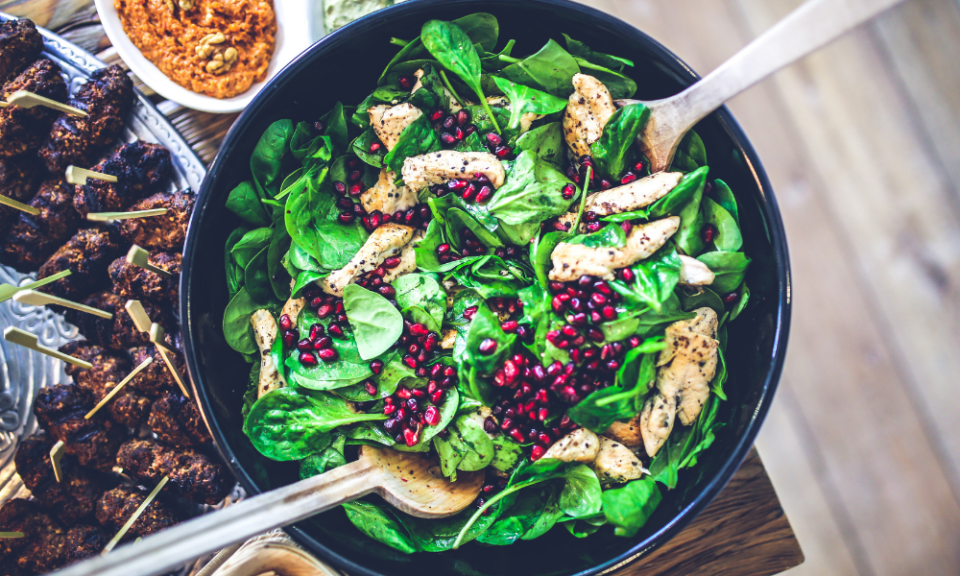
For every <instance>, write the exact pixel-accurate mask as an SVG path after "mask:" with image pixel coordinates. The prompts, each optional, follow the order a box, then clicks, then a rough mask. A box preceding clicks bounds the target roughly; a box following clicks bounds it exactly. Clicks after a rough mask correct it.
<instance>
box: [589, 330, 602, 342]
mask: <svg viewBox="0 0 960 576" xmlns="http://www.w3.org/2000/svg"><path fill="white" fill-rule="evenodd" d="M587 338H589V339H591V340H593V341H594V342H603V332H601V331H600V330H598V329H596V328H593V327H590V328H588V329H587Z"/></svg>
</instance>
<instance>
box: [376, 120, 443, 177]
mask: <svg viewBox="0 0 960 576" xmlns="http://www.w3.org/2000/svg"><path fill="white" fill-rule="evenodd" d="M440 148H441V146H440V141H439V140H437V134H436V132H434V130H433V126H431V125H430V118H429V117H428V116H427V115H426V114H422V115H421V116H419V117H418V118H417V119H416V120H414V121H413V122H411V123H410V124H409V125H408V126H407V127H406V128H404V129H403V132H401V133H400V138H399V140H397V143H396V144H395V145H394V147H393V150H391V151H390V152H389V153H388V154H387V155H386V156H385V157H384V159H383V163H384V165H386V167H387V169H388V170H391V171H393V172H396V173H397V174H400V173H401V172H402V170H403V161H404V160H406V159H407V158H410V157H412V156H420V155H421V154H427V153H429V152H436V151H437V150H440Z"/></svg>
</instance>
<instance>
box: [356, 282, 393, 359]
mask: <svg viewBox="0 0 960 576" xmlns="http://www.w3.org/2000/svg"><path fill="white" fill-rule="evenodd" d="M343 310H344V312H345V313H346V315H347V320H349V321H350V327H351V328H352V329H353V336H354V338H355V339H356V341H357V350H358V351H359V352H360V357H361V358H363V359H364V360H370V359H372V358H374V357H376V356H379V355H380V354H383V353H384V352H386V351H387V350H388V349H389V348H390V347H391V346H393V344H394V343H395V342H396V341H397V340H398V339H399V338H400V336H401V335H402V334H403V316H401V315H400V311H399V310H397V309H396V308H394V306H393V305H392V304H390V301H389V300H387V299H386V298H384V297H383V296H381V295H380V294H377V293H376V292H371V291H370V290H367V289H366V288H362V287H361V286H359V285H357V284H348V285H347V286H346V287H344V289H343Z"/></svg>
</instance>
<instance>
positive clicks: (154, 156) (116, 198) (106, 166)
mask: <svg viewBox="0 0 960 576" xmlns="http://www.w3.org/2000/svg"><path fill="white" fill-rule="evenodd" d="M172 169H173V163H172V162H171V161H170V151H169V150H167V149H166V148H164V147H163V146H161V145H160V144H151V143H149V142H144V141H143V140H137V141H136V142H131V143H130V144H124V145H123V146H121V147H120V149H119V150H117V151H116V153H114V155H113V156H111V157H110V158H108V159H107V160H104V161H102V162H100V163H99V164H97V165H96V166H94V167H93V168H92V170H93V171H94V172H100V173H101V174H109V175H111V176H116V177H117V181H116V182H106V181H104V180H94V179H88V180H87V183H86V184H85V185H80V186H77V191H76V193H75V194H74V196H73V205H74V207H75V208H76V209H77V212H79V213H80V214H81V215H82V216H84V217H86V215H87V214H89V213H90V212H120V211H123V210H126V209H127V208H128V207H129V206H130V205H131V204H133V203H134V202H136V201H137V200H139V199H141V198H143V197H144V196H145V195H146V194H149V193H151V192H153V191H154V190H156V188H157V187H158V186H159V185H160V184H162V183H163V182H164V181H166V179H167V177H169V176H170V171H171V170H172Z"/></svg>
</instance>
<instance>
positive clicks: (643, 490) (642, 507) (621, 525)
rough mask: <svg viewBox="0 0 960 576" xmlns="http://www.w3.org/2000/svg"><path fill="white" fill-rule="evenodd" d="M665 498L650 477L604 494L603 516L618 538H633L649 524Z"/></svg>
mask: <svg viewBox="0 0 960 576" xmlns="http://www.w3.org/2000/svg"><path fill="white" fill-rule="evenodd" d="M662 499H663V496H662V495H661V494H660V489H659V488H658V487H657V483H656V482H654V481H653V479H652V478H650V477H649V476H647V477H645V478H640V479H638V480H634V481H632V482H629V483H627V485H625V486H623V487H622V488H614V489H612V490H607V491H606V492H604V493H603V514H604V516H606V517H607V520H608V521H609V522H610V523H611V524H613V525H614V526H616V530H615V533H616V535H617V536H627V537H630V536H633V535H634V534H636V533H637V531H638V530H640V528H643V525H644V524H646V523H647V520H649V519H650V516H652V515H653V512H654V510H656V509H657V506H659V505H660V501H661V500H662Z"/></svg>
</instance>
